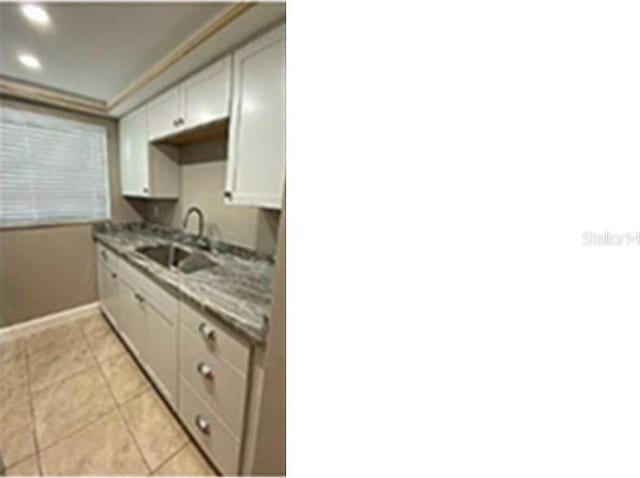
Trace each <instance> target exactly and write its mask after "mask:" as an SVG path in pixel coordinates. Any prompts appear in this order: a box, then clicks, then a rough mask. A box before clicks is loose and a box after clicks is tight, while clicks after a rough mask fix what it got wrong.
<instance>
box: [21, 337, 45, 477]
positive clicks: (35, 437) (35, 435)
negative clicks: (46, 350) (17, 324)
mask: <svg viewBox="0 0 640 478" xmlns="http://www.w3.org/2000/svg"><path fill="white" fill-rule="evenodd" d="M23 347H24V350H23V353H24V356H25V362H26V367H27V395H28V397H29V413H30V415H31V440H32V442H33V444H34V445H35V457H36V466H37V467H38V474H39V475H40V476H44V469H43V466H42V462H41V459H40V441H39V440H38V433H37V432H36V413H35V407H34V405H33V393H32V392H31V357H30V356H29V352H28V351H27V341H26V340H23Z"/></svg>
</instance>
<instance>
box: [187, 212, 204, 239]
mask: <svg viewBox="0 0 640 478" xmlns="http://www.w3.org/2000/svg"><path fill="white" fill-rule="evenodd" d="M193 212H194V213H196V215H197V216H198V238H201V237H202V234H203V232H204V214H203V212H202V210H201V209H200V208H199V207H198V206H191V207H190V208H189V209H187V213H186V214H185V215H184V219H183V221H182V229H184V230H185V231H186V229H187V224H188V223H189V216H190V215H191V213H193Z"/></svg>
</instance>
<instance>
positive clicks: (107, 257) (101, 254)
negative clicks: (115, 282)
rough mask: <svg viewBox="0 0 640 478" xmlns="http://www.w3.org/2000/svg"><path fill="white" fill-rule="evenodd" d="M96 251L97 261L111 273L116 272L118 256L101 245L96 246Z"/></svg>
mask: <svg viewBox="0 0 640 478" xmlns="http://www.w3.org/2000/svg"><path fill="white" fill-rule="evenodd" d="M96 250H97V253H98V260H99V261H100V262H102V263H103V264H104V265H105V266H107V267H108V268H109V269H111V270H112V271H113V272H116V273H117V272H118V262H119V259H118V255H117V254H116V253H115V252H113V251H111V250H110V249H108V248H106V247H105V246H103V245H102V244H96Z"/></svg>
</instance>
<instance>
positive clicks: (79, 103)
mask: <svg viewBox="0 0 640 478" xmlns="http://www.w3.org/2000/svg"><path fill="white" fill-rule="evenodd" d="M257 4H258V3H257V2H246V3H236V4H234V5H232V6H231V7H229V8H227V9H226V10H225V11H223V12H222V13H221V14H220V15H217V16H216V17H215V18H213V19H212V20H211V22H209V23H208V24H206V25H205V26H204V27H203V28H201V29H200V30H198V31H197V32H196V33H194V34H193V35H191V36H190V37H189V38H188V39H187V40H185V41H184V42H183V43H182V44H181V45H179V46H178V47H176V48H175V49H174V50H173V51H171V52H170V53H169V54H167V55H166V56H165V57H164V58H163V59H162V60H160V61H159V62H158V63H156V64H155V65H154V66H153V67H152V68H150V69H149V70H147V71H146V72H145V73H143V74H142V75H141V76H139V77H138V78H137V79H136V80H134V81H133V82H132V83H131V84H129V86H127V87H126V88H125V89H124V90H122V91H121V92H120V93H119V94H117V95H116V96H115V97H114V98H113V99H111V100H110V101H101V100H94V99H90V98H85V97H82V96H78V95H74V94H73V93H67V92H64V91H59V90H56V89H53V88H48V87H45V86H40V85H34V84H32V83H28V82H24V81H21V80H17V79H14V78H8V77H3V76H0V95H4V96H8V97H13V98H20V99H24V100H27V101H33V102H36V103H42V104H47V105H52V106H57V107H60V108H64V109H68V110H72V111H78V112H82V113H89V114H93V115H97V116H106V117H114V116H115V115H114V114H113V113H112V111H113V109H114V108H116V107H117V106H118V105H120V104H121V103H122V102H124V101H126V100H127V99H128V98H130V97H131V96H133V95H135V94H136V93H138V92H139V91H140V90H142V89H143V88H144V87H145V86H147V85H148V84H149V83H151V82H152V81H153V80H155V79H157V78H158V77H160V76H161V75H162V74H163V73H165V72H166V71H167V70H169V69H170V68H171V67H172V66H174V65H175V64H176V63H178V62H180V61H181V60H182V59H184V58H185V57H186V56H187V55H189V54H190V53H192V52H193V51H194V50H196V49H197V48H198V47H199V46H200V45H202V44H203V43H205V42H206V41H207V40H209V39H210V38H211V37H213V36H214V35H215V34H216V33H218V32H220V31H221V30H222V29H223V28H225V27H226V26H228V25H230V24H231V23H232V22H233V21H234V20H237V19H238V18H239V17H240V16H242V15H243V14H244V13H246V12H247V11H249V10H250V9H251V8H253V7H254V6H255V5H257Z"/></svg>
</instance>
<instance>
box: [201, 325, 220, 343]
mask: <svg viewBox="0 0 640 478" xmlns="http://www.w3.org/2000/svg"><path fill="white" fill-rule="evenodd" d="M198 330H199V331H200V334H202V336H203V337H204V338H205V339H209V340H213V339H215V338H216V331H215V330H213V327H211V326H210V325H209V324H206V323H204V322H202V323H201V324H200V325H199V326H198Z"/></svg>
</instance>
